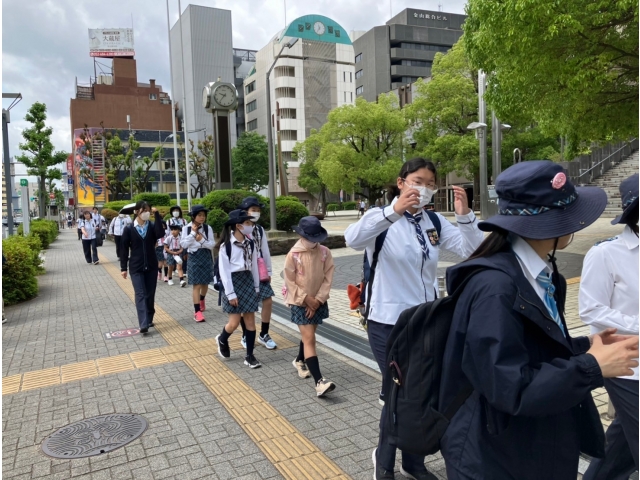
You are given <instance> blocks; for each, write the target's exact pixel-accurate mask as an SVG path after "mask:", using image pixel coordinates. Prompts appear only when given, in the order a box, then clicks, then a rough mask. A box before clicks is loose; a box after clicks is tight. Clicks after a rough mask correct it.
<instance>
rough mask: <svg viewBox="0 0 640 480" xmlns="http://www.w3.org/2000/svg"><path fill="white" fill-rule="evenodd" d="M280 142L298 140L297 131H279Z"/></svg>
mask: <svg viewBox="0 0 640 480" xmlns="http://www.w3.org/2000/svg"><path fill="white" fill-rule="evenodd" d="M280 139H281V140H298V131H297V130H280Z"/></svg>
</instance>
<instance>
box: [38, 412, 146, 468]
mask: <svg viewBox="0 0 640 480" xmlns="http://www.w3.org/2000/svg"><path fill="white" fill-rule="evenodd" d="M147 426H148V423H147V420H146V419H145V418H144V417H142V416H140V415H134V414H131V413H128V414H118V413H115V414H111V415H100V416H98V417H92V418H87V419H85V420H80V421H79V422H75V423H72V424H70V425H67V426H66V427H62V428H61V429H60V430H57V431H56V432H54V433H52V434H51V435H49V436H48V437H47V438H45V440H44V442H42V451H43V452H44V453H45V454H46V455H48V456H50V457H54V458H84V457H93V456H95V455H101V454H103V453H107V452H111V451H113V450H116V449H118V448H120V447H123V446H125V445H126V444H128V443H129V442H132V441H133V440H135V439H136V438H138V437H139V436H140V435H142V434H143V433H144V431H145V430H146V429H147Z"/></svg>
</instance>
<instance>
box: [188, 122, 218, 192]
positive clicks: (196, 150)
mask: <svg viewBox="0 0 640 480" xmlns="http://www.w3.org/2000/svg"><path fill="white" fill-rule="evenodd" d="M183 163H184V161H183ZM189 167H191V172H190V173H191V175H195V177H196V181H197V182H198V183H197V184H196V185H195V187H194V186H193V185H191V187H192V196H193V197H194V198H202V197H204V196H205V195H206V194H207V193H209V192H211V191H213V190H214V189H215V180H216V150H215V144H214V143H213V135H209V136H208V137H206V138H205V139H204V140H198V143H197V144H196V143H195V142H194V141H193V140H191V139H190V140H189ZM185 177H186V175H185Z"/></svg>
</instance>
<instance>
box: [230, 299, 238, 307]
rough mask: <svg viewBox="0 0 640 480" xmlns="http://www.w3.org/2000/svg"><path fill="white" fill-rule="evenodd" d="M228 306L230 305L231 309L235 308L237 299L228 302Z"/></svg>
mask: <svg viewBox="0 0 640 480" xmlns="http://www.w3.org/2000/svg"><path fill="white" fill-rule="evenodd" d="M229 305H231V306H232V307H237V306H238V299H237V298H234V299H233V300H229Z"/></svg>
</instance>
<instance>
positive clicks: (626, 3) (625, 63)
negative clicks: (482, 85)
mask: <svg viewBox="0 0 640 480" xmlns="http://www.w3.org/2000/svg"><path fill="white" fill-rule="evenodd" d="M467 14H468V16H469V17H468V18H467V20H466V22H465V35H464V42H465V47H466V50H467V52H468V55H469V58H470V60H471V63H472V64H473V66H474V68H481V69H483V70H484V71H486V72H488V73H490V74H491V76H490V81H489V84H488V91H487V101H488V102H489V103H490V104H491V105H492V106H493V107H494V108H495V109H496V111H497V114H498V116H499V117H500V118H509V117H512V116H521V115H524V116H527V117H528V118H529V120H530V121H535V122H538V123H539V124H540V126H541V127H542V129H543V130H544V131H545V132H546V133H548V134H553V135H567V136H568V138H569V141H570V145H569V148H570V151H571V152H570V153H573V152H575V151H576V150H577V149H579V148H580V146H581V145H585V144H588V143H589V142H591V141H605V140H610V139H622V138H628V137H629V136H635V135H637V134H638V2H637V1H631V0H618V1H615V2H611V1H606V0H595V1H594V0H567V1H563V2H557V1H555V0H504V1H501V2H495V1H492V0H469V3H468V4H467Z"/></svg>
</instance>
